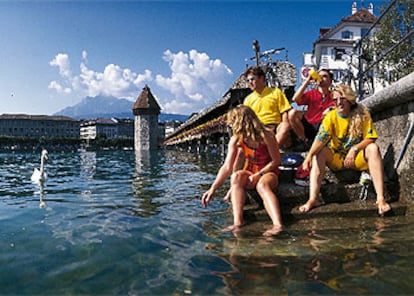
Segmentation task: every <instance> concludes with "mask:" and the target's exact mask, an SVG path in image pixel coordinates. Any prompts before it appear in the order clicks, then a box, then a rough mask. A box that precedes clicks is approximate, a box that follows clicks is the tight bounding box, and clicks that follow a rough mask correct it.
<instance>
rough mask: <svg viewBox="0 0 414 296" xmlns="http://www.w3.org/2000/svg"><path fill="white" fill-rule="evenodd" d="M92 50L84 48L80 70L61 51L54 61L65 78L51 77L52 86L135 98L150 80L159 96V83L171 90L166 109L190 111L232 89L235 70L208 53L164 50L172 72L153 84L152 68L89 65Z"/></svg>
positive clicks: (64, 91) (86, 93)
mask: <svg viewBox="0 0 414 296" xmlns="http://www.w3.org/2000/svg"><path fill="white" fill-rule="evenodd" d="M87 59H88V53H87V52H86V51H83V52H82V61H81V63H80V65H79V70H80V72H79V74H78V75H74V74H73V73H72V70H71V66H70V60H69V56H68V55H67V54H64V53H59V54H57V55H56V56H55V58H54V59H53V60H52V61H50V63H49V64H50V65H51V66H56V67H58V68H59V74H60V76H61V81H51V82H50V83H49V86H48V87H49V89H52V90H55V91H56V92H57V93H58V94H70V93H78V94H80V95H81V96H82V95H84V96H92V97H93V96H97V95H106V96H114V97H118V98H129V99H131V100H133V99H135V98H136V97H137V95H138V94H139V93H140V92H141V90H142V87H143V86H144V85H145V84H148V85H149V86H150V88H151V90H152V93H153V94H154V96H156V97H157V90H156V86H159V87H161V88H163V89H164V90H166V91H168V92H170V93H171V94H172V96H173V98H172V99H169V98H168V99H167V98H159V97H157V99H158V102H159V103H160V105H161V107H162V110H163V112H165V113H181V114H188V113H191V112H197V111H200V110H201V109H204V108H206V107H209V106H211V105H212V104H213V103H214V102H215V101H217V100H218V99H219V98H221V96H222V95H223V94H224V92H225V91H226V90H227V89H228V87H229V85H230V83H231V80H230V79H231V78H232V75H233V73H232V72H231V70H230V69H229V68H228V67H227V66H226V65H225V64H223V63H222V62H221V61H220V60H218V59H215V60H214V59H211V58H210V57H209V56H208V55H207V54H206V53H199V52H197V51H196V50H190V52H189V53H184V52H181V51H180V52H178V53H173V52H171V51H170V50H166V51H165V52H164V56H163V60H164V61H166V62H168V64H169V67H170V70H171V74H170V76H169V77H164V76H162V75H160V74H158V75H156V76H155V83H156V85H153V86H152V85H150V83H149V82H151V81H153V74H152V72H151V71H150V70H148V69H147V70H145V71H144V72H143V73H135V72H134V71H132V70H131V69H127V68H125V69H124V68H122V67H120V66H118V65H115V64H108V65H107V66H105V68H104V70H103V71H102V72H98V71H94V70H92V69H89V67H88V65H87V64H88V60H87Z"/></svg>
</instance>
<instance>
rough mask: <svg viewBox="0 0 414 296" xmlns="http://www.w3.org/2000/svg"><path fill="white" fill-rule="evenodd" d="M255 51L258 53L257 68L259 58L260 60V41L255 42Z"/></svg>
mask: <svg viewBox="0 0 414 296" xmlns="http://www.w3.org/2000/svg"><path fill="white" fill-rule="evenodd" d="M253 50H254V52H255V53H256V66H259V58H260V45H259V41H257V40H253Z"/></svg>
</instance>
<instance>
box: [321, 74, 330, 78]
mask: <svg viewBox="0 0 414 296" xmlns="http://www.w3.org/2000/svg"><path fill="white" fill-rule="evenodd" d="M319 76H321V77H322V78H329V75H326V74H323V75H319Z"/></svg>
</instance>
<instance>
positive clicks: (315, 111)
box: [297, 89, 335, 124]
mask: <svg viewBox="0 0 414 296" xmlns="http://www.w3.org/2000/svg"><path fill="white" fill-rule="evenodd" d="M297 105H298V106H301V105H307V106H308V110H307V111H306V113H305V118H306V120H307V121H308V122H309V123H310V124H319V123H321V121H322V113H323V111H325V110H326V108H329V107H331V106H335V102H334V101H333V100H332V97H331V93H328V94H327V95H326V97H325V99H324V100H322V94H321V93H320V92H319V91H318V90H317V89H311V90H309V91H307V92H305V93H304V94H303V96H302V100H301V102H300V104H298V103H297Z"/></svg>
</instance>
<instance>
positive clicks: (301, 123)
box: [288, 69, 335, 150]
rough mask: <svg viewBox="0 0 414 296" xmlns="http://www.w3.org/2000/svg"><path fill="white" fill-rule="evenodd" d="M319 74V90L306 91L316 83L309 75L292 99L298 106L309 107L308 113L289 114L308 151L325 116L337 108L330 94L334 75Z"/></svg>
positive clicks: (292, 110) (292, 126)
mask: <svg viewBox="0 0 414 296" xmlns="http://www.w3.org/2000/svg"><path fill="white" fill-rule="evenodd" d="M318 74H319V76H320V77H321V80H320V81H316V83H317V86H318V87H317V89H311V90H308V91H306V89H307V87H308V86H309V85H310V84H311V83H313V82H315V81H314V80H313V78H312V77H311V75H309V76H308V77H307V78H306V80H305V81H304V82H303V84H302V85H301V86H300V87H299V89H298V90H297V91H296V92H295V94H294V95H293V98H292V101H293V102H295V103H296V104H297V105H298V106H307V107H308V108H307V110H306V113H305V114H304V115H303V112H302V111H301V110H298V109H295V108H292V109H291V110H289V112H288V118H289V125H290V127H291V128H292V130H293V131H294V132H295V134H296V136H297V137H298V139H299V141H300V143H301V144H302V145H304V146H305V148H306V150H307V149H309V146H310V144H311V143H312V141H313V139H314V138H315V136H316V133H317V132H318V129H319V126H320V124H321V122H322V118H323V116H324V115H325V114H326V113H327V112H328V111H329V110H330V109H332V108H333V107H334V106H335V102H334V101H333V100H332V97H331V92H330V87H331V84H332V79H333V74H332V73H331V72H330V71H329V70H327V69H321V70H319V72H318Z"/></svg>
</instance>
